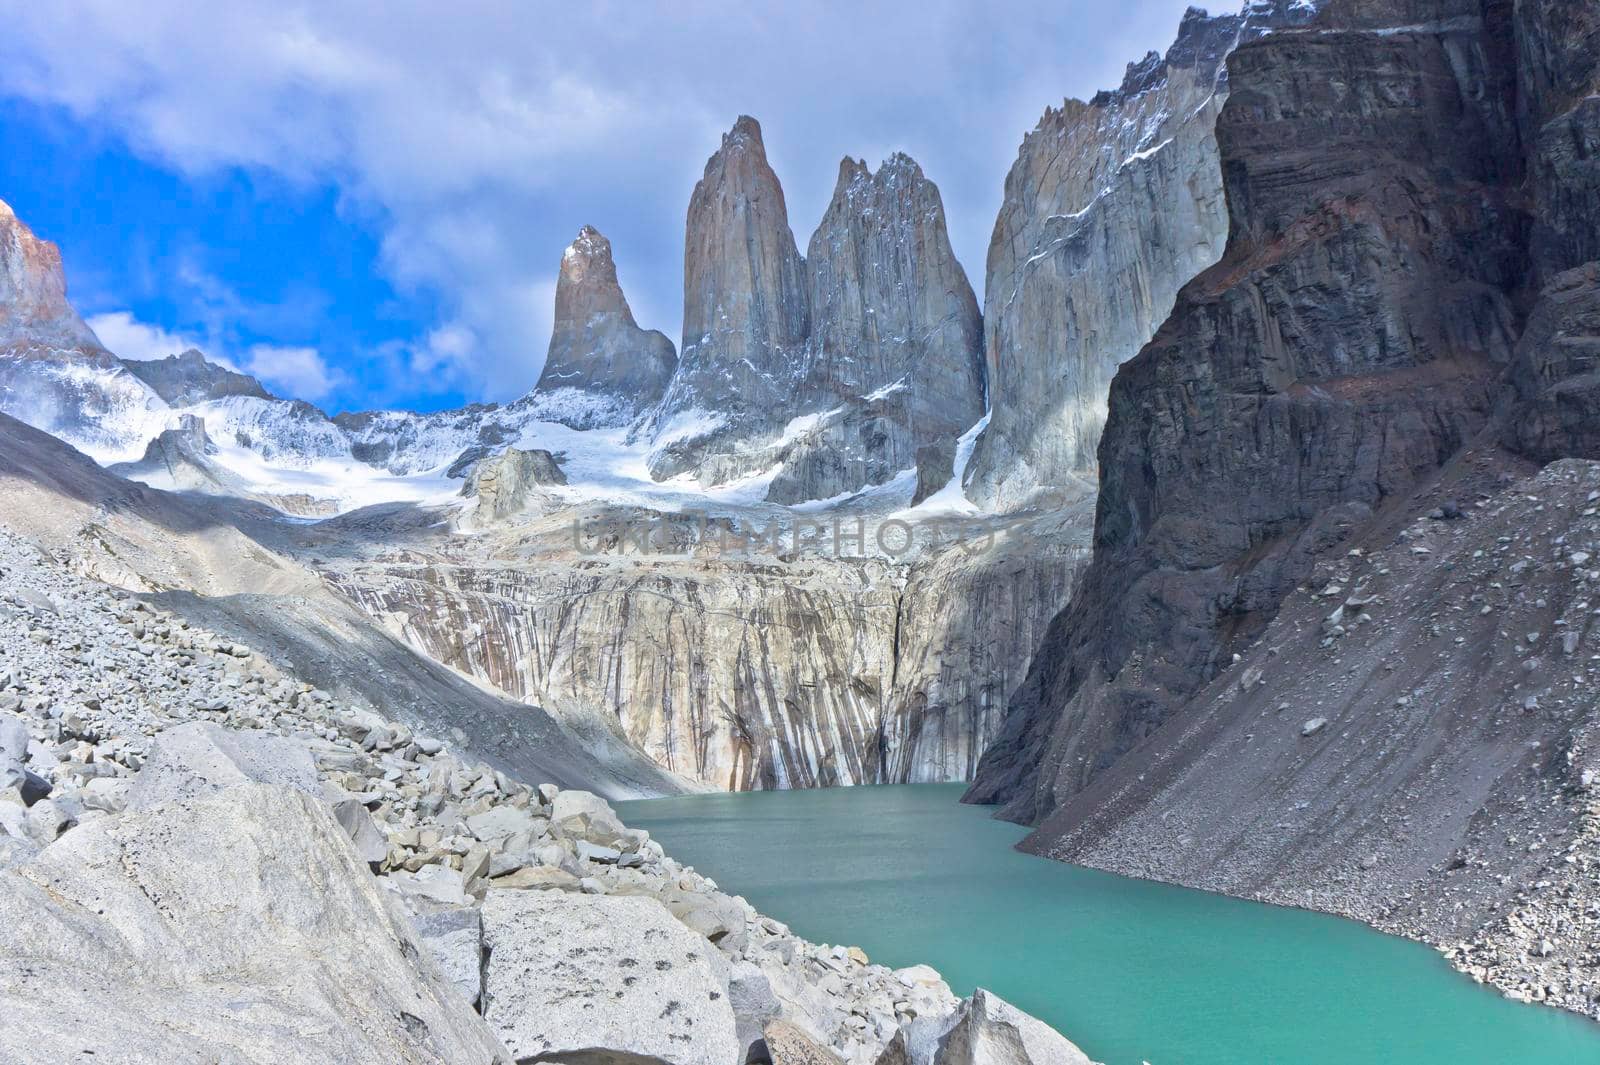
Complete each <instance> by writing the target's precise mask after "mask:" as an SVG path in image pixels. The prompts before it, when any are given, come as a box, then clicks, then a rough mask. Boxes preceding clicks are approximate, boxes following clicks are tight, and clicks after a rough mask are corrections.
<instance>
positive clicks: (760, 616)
mask: <svg viewBox="0 0 1600 1065" xmlns="http://www.w3.org/2000/svg"><path fill="white" fill-rule="evenodd" d="M636 517H637V518H638V520H639V521H641V522H642V521H644V520H647V519H648V518H649V517H650V515H642V516H636ZM543 522H544V523H543V524H540V523H538V522H535V523H524V524H521V525H518V526H517V527H516V528H515V540H514V541H511V540H507V539H503V538H502V534H498V533H496V534H493V535H490V536H487V537H475V538H473V541H472V543H471V544H470V545H469V547H468V550H466V551H463V550H461V547H460V545H459V544H455V545H452V544H448V543H444V542H430V541H428V540H423V539H416V540H414V541H413V542H412V544H411V550H410V551H409V552H408V556H407V558H406V559H404V560H400V561H397V560H394V559H393V558H390V557H384V556H383V555H381V554H380V555H379V556H378V557H374V558H372V559H370V560H368V561H351V562H345V563H340V564H337V565H333V566H330V567H329V568H327V569H326V570H325V571H324V572H325V573H326V574H327V577H328V579H329V580H330V581H332V582H333V584H334V585H335V586H336V587H338V588H339V589H341V590H342V591H344V592H345V593H346V594H347V595H348V596H349V597H350V598H351V599H353V600H355V601H356V602H358V603H360V604H361V605H362V607H363V608H365V609H366V610H368V611H369V612H371V613H372V614H373V615H374V616H375V617H378V618H382V619H385V620H386V621H387V623H388V624H389V625H391V626H392V630H393V631H395V632H396V633H397V634H398V635H400V636H401V637H402V638H404V639H405V640H406V641H407V642H408V643H410V644H411V645H412V646H413V647H415V648H417V649H418V650H419V651H421V652H422V653H423V654H425V655H427V656H428V657H430V658H433V659H436V660H437V661H440V662H444V663H446V664H448V665H450V666H453V667H454V668H456V669H459V670H461V671H462V672H464V673H467V674H469V675H471V676H474V677H477V678H480V679H481V680H483V681H486V682H487V683H488V684H490V685H492V686H494V687H495V688H498V689H499V690H501V691H503V692H505V693H506V694H508V695H510V696H511V697H513V698H516V699H522V700H527V701H529V702H532V703H535V704H537V705H539V706H542V707H545V708H548V709H551V710H553V711H555V712H557V713H564V714H565V716H566V718H567V720H568V721H569V722H576V721H581V720H593V718H594V717H596V716H599V717H601V718H604V719H610V720H613V721H615V722H616V723H617V725H618V727H619V728H620V729H621V731H622V732H623V733H624V734H625V735H626V736H627V737H628V738H629V739H630V740H631V741H632V742H633V743H635V744H637V745H638V746H639V747H640V748H642V749H643V750H645V751H647V752H648V753H649V754H650V756H651V757H652V758H653V759H655V760H656V761H657V762H658V763H659V764H661V765H662V766H665V767H667V768H669V769H671V770H672V771H673V772H676V773H681V774H683V775H685V776H688V777H691V778H693V779H695V780H698V781H701V782H704V783H706V784H709V785H712V786H714V787H717V788H721V789H729V790H744V789H751V788H761V789H770V788H790V787H817V786H831V785H839V784H863V783H904V782H908V781H950V780H965V779H969V778H970V777H971V775H972V773H973V771H974V769H975V767H976V764H977V759H978V757H979V755H980V754H981V753H982V751H983V749H984V747H985V745H986V744H987V743H988V741H989V740H990V739H991V738H992V737H993V736H994V735H995V734H996V733H997V732H998V730H999V727H1000V722H1001V719H1002V715H1003V712H1004V709H1005V705H1006V699H1007V696H1008V694H1009V693H1010V692H1011V691H1012V690H1013V689H1014V688H1015V687H1017V686H1018V685H1019V684H1020V683H1021V681H1022V679H1023V677H1024V676H1025V673H1026V669H1027V664H1028V661H1029V658H1030V656H1031V655H1032V653H1033V649H1034V647H1035V646H1036V645H1037V643H1038V641H1039V640H1040V638H1041V637H1042V635H1043V633H1044V630H1045V628H1046V626H1047V624H1048V622H1049V619H1050V618H1051V617H1052V616H1054V614H1055V612H1056V611H1057V610H1059V609H1060V608H1061V606H1062V605H1064V604H1065V602H1066V601H1067V598H1068V596H1069V595H1070V592H1071V585H1072V580H1073V577H1074V574H1075V573H1076V572H1077V571H1078V569H1079V568H1080V567H1081V565H1082V564H1083V554H1084V552H1083V550H1082V549H1081V548H1080V547H1079V546H1077V544H1076V543H1075V541H1074V539H1073V535H1072V534H1071V533H1069V532H1066V531H1063V530H1060V529H1057V528H1055V527H1053V526H1052V527H1051V528H1048V529H1045V530H1042V532H1041V535H1040V537H1039V538H1038V539H1037V540H1035V539H1033V538H1031V537H1025V536H1022V535H1020V533H1018V534H1004V535H997V536H996V538H995V541H994V543H993V544H992V545H990V544H988V543H987V541H985V540H983V539H981V538H980V539H979V540H977V541H976V542H973V543H966V542H963V543H961V544H957V545H952V546H948V547H947V548H945V549H944V550H943V551H942V552H934V553H931V554H930V555H929V556H928V557H919V558H918V559H917V560H916V561H914V562H910V563H906V564H894V563H890V562H888V561H885V560H881V559H848V558H844V559H835V558H831V557H816V556H811V555H804V556H801V557H797V558H791V559H780V558H778V557H775V556H767V557H764V556H761V555H759V554H757V555H754V556H751V557H748V558H747V557H742V556H739V555H737V554H733V553H711V554H705V555H693V556H689V557H681V558H669V557H660V556H658V557H639V556H638V555H637V554H635V553H633V552H632V551H631V550H629V549H628V548H626V547H625V546H623V545H615V546H613V547H612V548H611V549H610V550H607V551H604V552H602V551H601V550H600V549H599V548H598V547H595V546H586V547H585V548H584V549H583V550H581V551H579V550H575V549H574V544H573V535H574V533H573V529H574V526H573V523H572V520H571V518H570V516H568V517H562V516H558V515H550V516H548V517H547V518H544V519H543ZM1083 524H1084V525H1087V522H1084V523H1083ZM508 535H509V530H508ZM1085 539H1086V538H1085ZM596 742H599V741H598V740H597V741H596Z"/></svg>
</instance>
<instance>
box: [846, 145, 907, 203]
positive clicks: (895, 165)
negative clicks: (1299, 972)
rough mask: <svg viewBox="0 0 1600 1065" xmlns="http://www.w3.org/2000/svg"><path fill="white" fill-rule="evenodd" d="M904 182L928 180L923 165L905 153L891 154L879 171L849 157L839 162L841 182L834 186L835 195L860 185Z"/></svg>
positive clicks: (865, 162) (863, 160)
mask: <svg viewBox="0 0 1600 1065" xmlns="http://www.w3.org/2000/svg"><path fill="white" fill-rule="evenodd" d="M902 180H904V181H906V182H909V183H911V184H920V183H922V182H925V181H927V180H928V179H927V177H926V176H925V175H924V174H923V172H922V166H921V164H919V163H918V162H917V161H916V160H915V159H913V158H911V156H909V155H907V154H906V153H905V152H899V151H897V152H891V153H890V154H889V156H888V158H886V159H884V161H883V162H881V163H879V164H878V169H877V170H873V169H871V168H870V167H868V166H867V161H866V160H865V159H852V158H851V157H850V156H848V155H847V156H845V157H844V158H843V159H841V160H839V180H838V182H837V183H836V184H835V185H834V195H835V196H838V195H841V194H845V193H847V192H848V191H849V190H850V189H851V188H854V187H855V186H858V185H865V184H869V183H871V184H877V185H890V184H895V183H897V182H899V181H902Z"/></svg>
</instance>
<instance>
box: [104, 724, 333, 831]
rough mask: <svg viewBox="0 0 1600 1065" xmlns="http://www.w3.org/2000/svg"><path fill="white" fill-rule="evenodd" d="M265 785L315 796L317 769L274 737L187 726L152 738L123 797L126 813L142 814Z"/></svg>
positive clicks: (291, 745)
mask: <svg viewBox="0 0 1600 1065" xmlns="http://www.w3.org/2000/svg"><path fill="white" fill-rule="evenodd" d="M249 783H258V784H270V785H272V786H274V787H280V788H292V789H294V790H296V791H301V792H304V793H305V794H307V795H317V796H320V794H321V791H322V789H321V785H320V784H319V783H318V781H317V766H316V763H314V762H313V761H312V760H311V755H310V754H308V753H307V752H306V750H305V748H304V747H301V746H298V745H297V744H294V743H291V742H289V741H288V740H284V739H280V738H278V737H276V736H252V735H250V734H248V733H238V732H230V731H228V730H226V729H223V728H220V727H218V726H216V725H213V724H209V723H207V722H202V721H193V722H190V723H189V724H187V725H179V726H177V727H176V728H171V729H167V730H166V731H165V732H162V733H161V734H160V735H158V736H157V737H156V738H155V741H154V742H153V743H152V744H151V747H150V753H149V755H148V756H147V758H146V759H145V762H144V764H143V766H142V767H141V768H140V771H139V776H138V779H137V780H136V781H135V783H134V786H133V788H132V790H131V791H130V792H129V794H128V808H129V809H131V810H148V809H150V808H151V807H154V806H159V805H161V804H162V803H166V802H172V801H174V800H177V799H197V798H201V797H203V796H206V795H211V794H214V793H216V792H219V791H225V790H227V789H228V788H233V787H238V786H239V785H242V784H249Z"/></svg>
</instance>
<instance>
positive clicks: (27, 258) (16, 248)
mask: <svg viewBox="0 0 1600 1065" xmlns="http://www.w3.org/2000/svg"><path fill="white" fill-rule="evenodd" d="M0 343H3V344H4V345H5V350H6V353H7V354H16V353H19V351H20V350H25V349H27V348H29V347H38V348H43V349H51V348H60V349H63V350H66V351H79V350H81V351H85V352H89V351H94V352H102V353H103V352H104V351H105V348H104V347H102V346H101V344H100V339H99V338H98V337H96V336H95V335H94V331H93V330H92V329H90V328H89V327H88V326H87V325H85V324H84V323H83V319H81V318H79V317H78V312H77V311H75V310H73V309H72V305H71V304H69V303H68V302H67V282H66V275H65V273H64V272H63V271H62V269H61V250H60V249H59V248H57V247H56V246H55V245H54V244H52V243H50V242H49V241H47V240H40V239H39V238H38V237H36V236H34V235H33V231H32V230H31V229H29V228H28V227H27V226H26V225H24V224H23V223H22V221H21V220H20V219H19V218H17V215H16V212H14V211H13V210H12V209H11V205H10V204H8V203H6V202H5V201H3V200H0Z"/></svg>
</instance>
